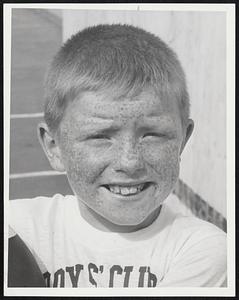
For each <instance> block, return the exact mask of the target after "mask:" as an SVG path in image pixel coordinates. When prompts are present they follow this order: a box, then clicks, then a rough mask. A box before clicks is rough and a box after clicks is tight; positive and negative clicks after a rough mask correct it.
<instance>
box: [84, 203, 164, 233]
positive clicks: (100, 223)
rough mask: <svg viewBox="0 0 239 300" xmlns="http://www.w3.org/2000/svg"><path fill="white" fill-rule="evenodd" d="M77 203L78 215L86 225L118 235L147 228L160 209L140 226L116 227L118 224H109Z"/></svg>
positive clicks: (86, 207)
mask: <svg viewBox="0 0 239 300" xmlns="http://www.w3.org/2000/svg"><path fill="white" fill-rule="evenodd" d="M78 202H79V208H80V214H81V216H82V218H83V219H84V220H85V221H86V222H87V223H89V224H90V225H91V226H93V227H95V228H96V229H98V230H101V231H105V232H107V231H108V232H119V233H129V232H134V231H138V230H140V229H143V228H145V227H148V226H149V225H151V224H152V223H153V222H154V221H155V220H156V219H157V217H158V216H159V214H160V210H161V207H162V206H161V205H160V206H159V207H158V208H157V209H156V210H154V211H153V212H152V213H151V214H150V215H149V216H148V217H147V218H146V219H145V220H144V221H143V222H142V223H140V224H137V225H118V224H114V223H111V222H110V221H108V220H106V219H105V218H104V217H102V216H100V215H99V214H97V213H95V212H94V211H93V210H92V209H91V208H89V207H88V206H86V205H85V204H84V203H83V202H82V201H78Z"/></svg>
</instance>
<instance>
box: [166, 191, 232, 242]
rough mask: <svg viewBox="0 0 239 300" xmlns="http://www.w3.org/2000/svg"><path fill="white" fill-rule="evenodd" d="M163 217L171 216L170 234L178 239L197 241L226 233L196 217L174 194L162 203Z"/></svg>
mask: <svg viewBox="0 0 239 300" xmlns="http://www.w3.org/2000/svg"><path fill="white" fill-rule="evenodd" d="M164 212H165V216H164V217H165V219H166V220H167V219H169V218H170V216H171V218H173V222H172V223H171V225H172V226H171V230H170V231H171V234H172V235H173V236H174V237H176V236H178V237H179V239H180V240H183V239H190V240H192V241H193V240H194V241H195V242H196V241H199V240H203V239H207V238H210V237H219V238H220V237H221V238H224V239H225V237H226V233H225V232H224V231H223V230H222V229H220V228H219V227H217V226H216V225H214V224H212V223H210V222H208V221H205V220H202V219H200V218H198V217H196V216H195V215H194V214H193V213H192V212H191V211H190V209H188V208H187V207H185V206H184V205H183V204H182V203H181V201H180V200H179V199H178V198H177V196H175V195H170V197H168V198H167V199H166V201H165V203H164Z"/></svg>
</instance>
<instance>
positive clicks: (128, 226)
mask: <svg viewBox="0 0 239 300" xmlns="http://www.w3.org/2000/svg"><path fill="white" fill-rule="evenodd" d="M160 209H161V205H160V206H159V207H157V208H156V209H155V210H154V211H153V212H151V213H149V214H148V215H147V217H141V218H140V217H139V216H136V217H132V216H128V217H127V215H124V216H122V217H121V218H119V217H118V216H117V217H115V218H114V217H112V216H110V217H108V216H101V217H100V218H101V221H103V223H102V224H103V226H105V227H106V228H107V229H108V230H109V231H113V232H133V231H137V230H140V229H143V228H146V227H148V226H150V225H151V224H152V223H153V222H154V221H155V220H156V219H157V217H158V216H159V213H160Z"/></svg>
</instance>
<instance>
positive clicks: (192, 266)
mask: <svg viewBox="0 0 239 300" xmlns="http://www.w3.org/2000/svg"><path fill="white" fill-rule="evenodd" d="M226 244H227V243H226V235H225V233H224V232H221V233H216V234H214V235H211V236H210V235H208V236H206V237H205V238H203V239H200V240H199V241H197V237H195V236H194V237H193V238H189V239H188V240H186V241H185V242H184V244H183V245H182V247H181V249H180V250H179V251H178V252H177V255H176V256H175V258H174V259H173V261H172V263H171V264H170V267H169V269H168V271H167V273H166V274H165V275H164V277H163V279H162V281H161V283H160V285H159V286H162V287H180V286H181V287H223V286H224V287H225V286H227V255H226V252H227V250H226V249H227V246H226Z"/></svg>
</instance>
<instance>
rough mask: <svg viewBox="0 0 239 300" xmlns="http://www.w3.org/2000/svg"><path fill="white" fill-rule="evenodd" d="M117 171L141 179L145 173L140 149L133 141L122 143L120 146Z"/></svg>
mask: <svg viewBox="0 0 239 300" xmlns="http://www.w3.org/2000/svg"><path fill="white" fill-rule="evenodd" d="M115 171H116V172H122V173H125V174H127V175H128V176H131V177H139V176H141V175H143V173H144V172H145V164H144V160H143V158H142V156H141V153H140V149H139V147H138V146H137V145H135V143H133V142H132V141H127V142H122V143H121V145H120V146H119V149H118V155H117V162H116V165H115Z"/></svg>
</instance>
